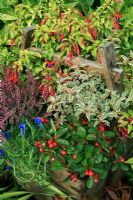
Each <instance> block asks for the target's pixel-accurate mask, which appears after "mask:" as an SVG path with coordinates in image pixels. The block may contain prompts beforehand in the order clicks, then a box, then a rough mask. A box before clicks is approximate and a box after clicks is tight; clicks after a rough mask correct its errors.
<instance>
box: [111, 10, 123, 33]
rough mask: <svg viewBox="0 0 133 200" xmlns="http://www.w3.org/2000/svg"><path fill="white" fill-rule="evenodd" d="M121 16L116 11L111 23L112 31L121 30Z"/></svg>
mask: <svg viewBox="0 0 133 200" xmlns="http://www.w3.org/2000/svg"><path fill="white" fill-rule="evenodd" d="M123 15H124V14H119V12H118V10H116V12H115V16H114V23H113V28H114V29H117V30H121V26H120V19H121V18H122V17H123Z"/></svg>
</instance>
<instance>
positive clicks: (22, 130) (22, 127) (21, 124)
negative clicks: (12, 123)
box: [19, 123, 26, 136]
mask: <svg viewBox="0 0 133 200" xmlns="http://www.w3.org/2000/svg"><path fill="white" fill-rule="evenodd" d="M19 128H20V134H21V136H24V135H25V131H26V125H25V124H24V123H20V124H19Z"/></svg>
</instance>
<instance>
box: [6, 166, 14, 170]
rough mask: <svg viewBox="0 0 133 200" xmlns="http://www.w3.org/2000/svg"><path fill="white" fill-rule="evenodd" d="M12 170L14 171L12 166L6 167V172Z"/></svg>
mask: <svg viewBox="0 0 133 200" xmlns="http://www.w3.org/2000/svg"><path fill="white" fill-rule="evenodd" d="M12 169H13V168H12V166H10V165H6V166H5V170H6V171H10V170H12Z"/></svg>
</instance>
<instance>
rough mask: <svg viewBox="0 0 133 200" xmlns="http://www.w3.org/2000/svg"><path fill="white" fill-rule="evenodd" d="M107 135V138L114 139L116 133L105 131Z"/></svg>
mask: <svg viewBox="0 0 133 200" xmlns="http://www.w3.org/2000/svg"><path fill="white" fill-rule="evenodd" d="M105 135H106V137H114V136H115V133H113V132H112V131H105Z"/></svg>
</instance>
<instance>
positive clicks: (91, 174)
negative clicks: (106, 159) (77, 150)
mask: <svg viewBox="0 0 133 200" xmlns="http://www.w3.org/2000/svg"><path fill="white" fill-rule="evenodd" d="M85 175H86V176H94V172H93V171H92V170H90V169H87V170H86V172H85Z"/></svg>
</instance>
